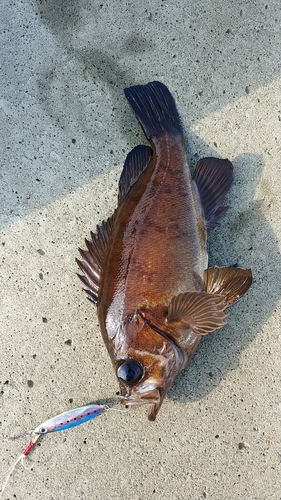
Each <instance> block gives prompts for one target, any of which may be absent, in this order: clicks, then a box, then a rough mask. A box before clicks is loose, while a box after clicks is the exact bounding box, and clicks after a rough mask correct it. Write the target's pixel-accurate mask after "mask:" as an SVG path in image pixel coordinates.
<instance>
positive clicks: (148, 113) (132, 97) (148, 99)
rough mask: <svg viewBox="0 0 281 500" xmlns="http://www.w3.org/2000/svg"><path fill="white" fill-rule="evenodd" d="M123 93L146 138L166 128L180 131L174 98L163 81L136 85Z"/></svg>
mask: <svg viewBox="0 0 281 500" xmlns="http://www.w3.org/2000/svg"><path fill="white" fill-rule="evenodd" d="M124 93H125V96H126V98H127V100H128V102H129V104H130V106H131V108H132V110H133V111H134V113H135V115H136V117H137V119H138V120H139V122H140V123H141V125H142V126H143V129H144V132H145V134H146V136H147V138H148V139H150V138H151V137H152V136H156V135H159V134H161V133H162V132H164V131H167V130H170V131H174V132H177V133H182V128H181V124H180V117H179V114H178V111H177V108H176V104H175V101H174V98H173V97H172V95H171V93H170V91H169V90H168V89H167V87H166V86H165V85H163V83H160V82H151V83H148V84H147V85H136V86H135V87H129V88H127V89H125V90H124Z"/></svg>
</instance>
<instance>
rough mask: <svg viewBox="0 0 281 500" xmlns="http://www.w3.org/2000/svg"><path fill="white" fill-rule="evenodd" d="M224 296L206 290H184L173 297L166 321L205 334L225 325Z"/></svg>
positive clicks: (198, 333)
mask: <svg viewBox="0 0 281 500" xmlns="http://www.w3.org/2000/svg"><path fill="white" fill-rule="evenodd" d="M225 308H226V303H225V300H224V297H220V296H217V295H214V294H209V293H206V292H185V293H180V294H179V295H177V296H176V297H173V298H172V300H171V303H170V305H169V308H168V317H167V322H168V324H169V326H171V327H172V328H173V325H172V324H173V323H175V324H177V325H178V324H179V323H180V324H181V325H182V327H184V328H189V329H190V330H192V331H193V332H194V333H196V334H197V335H207V334H208V333H211V332H213V331H215V330H217V329H218V328H221V327H222V326H223V325H225V322H224V319H225V318H226V315H225V314H224V309H225Z"/></svg>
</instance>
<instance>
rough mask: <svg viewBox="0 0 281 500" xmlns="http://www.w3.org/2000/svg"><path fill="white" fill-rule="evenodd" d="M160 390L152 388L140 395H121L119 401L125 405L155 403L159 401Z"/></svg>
mask: <svg viewBox="0 0 281 500" xmlns="http://www.w3.org/2000/svg"><path fill="white" fill-rule="evenodd" d="M160 399H161V398H160V392H159V389H154V390H153V391H149V392H147V393H146V394H143V395H142V396H141V397H140V396H137V395H131V396H127V395H126V396H122V399H121V403H122V404H124V405H126V406H141V405H147V404H157V403H159V402H160Z"/></svg>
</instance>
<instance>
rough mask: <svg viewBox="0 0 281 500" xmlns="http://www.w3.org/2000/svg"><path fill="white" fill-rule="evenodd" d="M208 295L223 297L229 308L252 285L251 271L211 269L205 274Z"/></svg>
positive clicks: (227, 268)
mask: <svg viewBox="0 0 281 500" xmlns="http://www.w3.org/2000/svg"><path fill="white" fill-rule="evenodd" d="M204 280H205V288H206V292H207V293H212V294H215V295H218V296H223V297H224V299H225V302H226V304H227V307H228V306H231V305H232V304H234V303H235V302H236V301H237V300H238V299H239V298H240V297H241V296H242V295H243V294H244V293H246V292H247V290H248V288H249V287H250V286H251V283H252V273H251V269H241V268H239V267H209V269H206V270H205V272H204Z"/></svg>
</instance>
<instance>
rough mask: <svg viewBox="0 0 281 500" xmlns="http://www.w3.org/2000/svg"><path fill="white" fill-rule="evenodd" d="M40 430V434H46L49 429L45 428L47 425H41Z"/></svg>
mask: <svg viewBox="0 0 281 500" xmlns="http://www.w3.org/2000/svg"><path fill="white" fill-rule="evenodd" d="M39 432H40V434H46V433H47V429H45V427H40V429H39Z"/></svg>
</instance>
